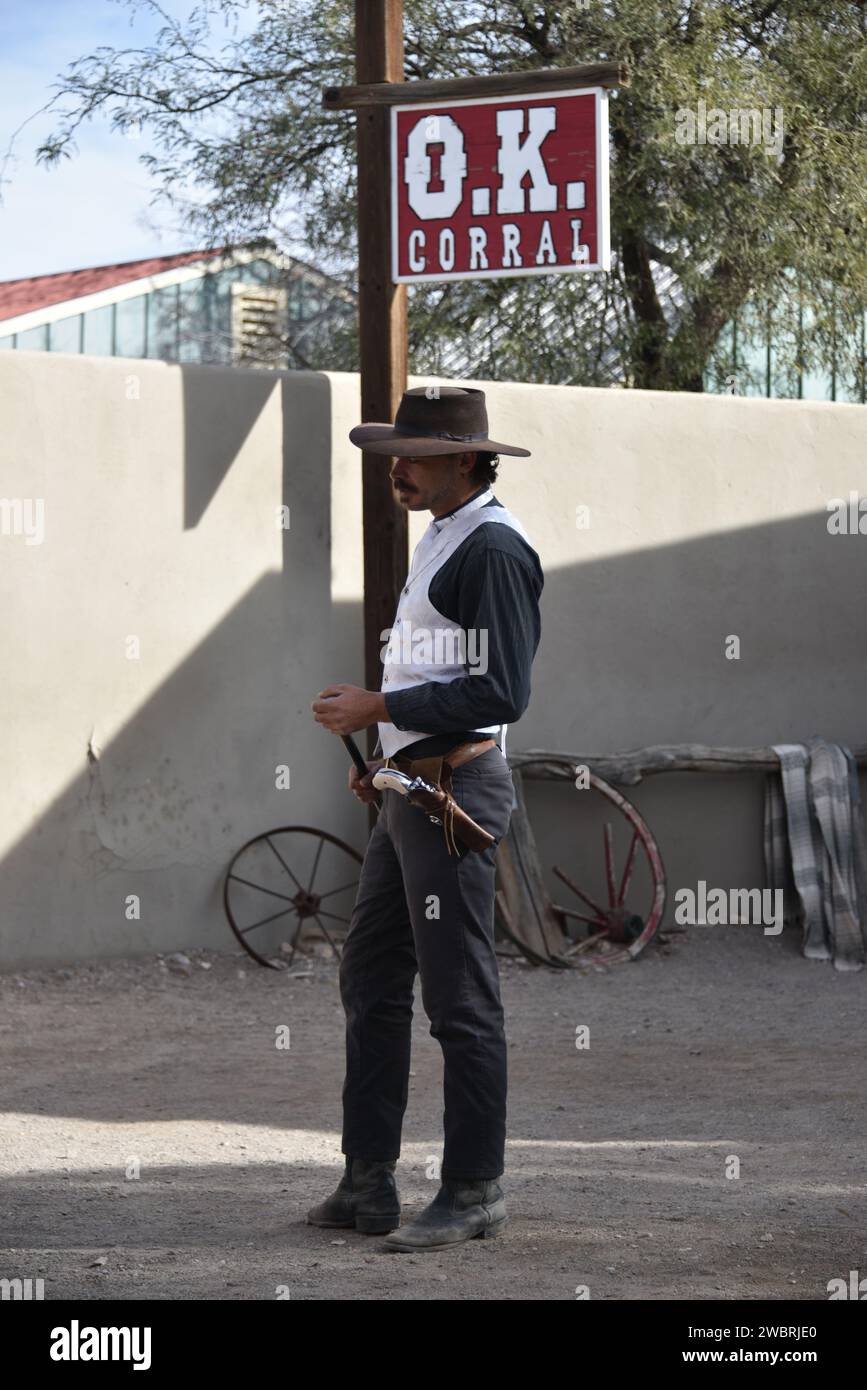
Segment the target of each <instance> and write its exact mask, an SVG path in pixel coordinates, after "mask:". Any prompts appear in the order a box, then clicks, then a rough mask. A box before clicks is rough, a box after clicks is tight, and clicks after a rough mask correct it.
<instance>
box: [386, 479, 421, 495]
mask: <svg viewBox="0 0 867 1390" xmlns="http://www.w3.org/2000/svg"><path fill="white" fill-rule="evenodd" d="M391 483H392V487H399V488H401V489H402V491H404V492H418V488H417V487H411V486H410V484H409V483H403V482H401V480H400V478H392V480H391Z"/></svg>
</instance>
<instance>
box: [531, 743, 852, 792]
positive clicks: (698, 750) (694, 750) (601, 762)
mask: <svg viewBox="0 0 867 1390" xmlns="http://www.w3.org/2000/svg"><path fill="white" fill-rule="evenodd" d="M849 751H850V752H851V754H852V756H853V758H854V759H855V761H856V763H857V764H858V765H859V767H863V766H865V765H867V744H864V743H858V744H852V745H850V747H849ZM547 759H550V762H548V761H546V760H547ZM508 760H509V765H510V766H511V767H512V768H522V767H523V766H524V764H525V763H533V764H536V765H535V766H532V767H529V766H528V767H526V768H525V769H524V776H526V777H530V778H544V779H552V780H555V781H560V780H564V779H566V778H573V777H574V773H573V771H572V769H573V768H574V767H579V766H580V767H587V768H589V769H590V771H591V772H595V774H596V776H597V777H602V778H603V779H604V780H605V781H606V782H611V783H612V785H614V786H626V787H629V786H635V785H636V784H637V783H638V782H640V781H641V780H642V778H643V777H649V776H652V775H653V774H654V773H657V772H778V771H779V768H780V760H779V758H778V757H777V754H776V753H775V752H774V750H773V748H714V747H710V746H707V745H705V744H702V743H674V744H652V745H650V746H649V747H647V748H633V749H630V750H629V751H628V752H625V753H604V754H599V753H552V752H550V751H549V750H543V749H536V748H530V749H527V750H526V751H524V752H521V753H510V754H509V759H508Z"/></svg>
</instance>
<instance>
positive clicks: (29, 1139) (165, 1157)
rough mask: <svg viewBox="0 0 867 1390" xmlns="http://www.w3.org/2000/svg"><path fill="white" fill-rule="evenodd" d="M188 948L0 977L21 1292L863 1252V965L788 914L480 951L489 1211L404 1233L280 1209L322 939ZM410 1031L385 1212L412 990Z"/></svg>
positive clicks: (4, 1203)
mask: <svg viewBox="0 0 867 1390" xmlns="http://www.w3.org/2000/svg"><path fill="white" fill-rule="evenodd" d="M320 949H322V950H324V949H327V948H320ZM189 955H190V958H191V961H192V971H191V973H190V974H189V975H188V976H184V975H180V974H175V973H173V971H172V970H171V969H169V968H168V967H167V965H166V964H165V962H163V961H160V960H158V959H154V958H148V959H144V960H142V959H139V960H136V961H120V962H112V963H110V964H102V965H96V966H91V967H77V968H75V969H72V970H65V971H63V970H55V971H47V970H40V971H29V972H21V973H18V974H14V975H5V976H2V977H0V1061H2V1074H0V1075H2V1096H3V1111H4V1113H3V1118H2V1128H0V1136H2V1145H0V1154H2V1158H0V1165H2V1166H0V1174H2V1182H0V1223H2V1224H0V1231H2V1235H0V1246H2V1250H0V1278H15V1277H22V1278H27V1277H30V1278H34V1279H35V1278H42V1279H44V1281H45V1297H46V1299H57V1298H75V1299H78V1298H83V1299H138V1298H158V1299H229V1300H237V1299H274V1298H277V1297H287V1296H288V1297H290V1298H292V1299H353V1300H355V1299H358V1300H363V1299H521V1300H526V1299H533V1300H536V1299H565V1300H572V1299H574V1298H575V1297H576V1290H577V1289H578V1288H579V1287H581V1286H586V1288H587V1290H588V1292H589V1296H590V1297H591V1299H667V1298H673V1299H686V1300H690V1299H696V1300H703V1299H719V1298H723V1299H727V1298H750V1299H770V1300H777V1299H788V1298H795V1299H804V1300H815V1299H820V1300H825V1299H826V1298H827V1283H828V1280H830V1279H832V1278H837V1277H842V1278H845V1279H848V1275H849V1271H850V1270H852V1269H859V1270H860V1271H862V1273H867V1204H865V1192H867V1180H865V1158H864V1154H865V1128H867V1121H865V1106H864V1090H865V1080H867V1067H865V1046H864V1013H865V1011H864V1003H865V991H867V974H863V973H862V974H838V973H837V972H835V971H834V969H833V968H832V967H831V966H830V965H825V964H817V963H814V962H808V961H805V960H803V959H802V958H801V956H800V955H799V953H798V949H797V942H796V941H795V939H794V937H793V936H792V935H791V934H790V933H786V934H785V935H784V937H783V938H774V937H765V936H764V935H763V934H762V933H761V929H760V928H757V927H727V928H724V927H714V928H707V927H705V928H701V927H692V928H688V929H687V934H685V935H682V936H678V937H672V938H671V945H670V947H669V948H667V949H665V950H663V949H661V948H660V947H659V946H655V947H652V948H651V949H650V950H649V951H648V952H647V953H646V955H645V956H644V957H643V958H642V959H641V960H640V961H638V962H636V963H632V964H629V965H621V966H614V967H612V968H610V969H608V970H602V969H601V968H596V969H592V970H590V971H589V972H588V973H586V974H583V973H582V974H579V973H578V972H574V971H570V972H562V973H554V972H552V971H547V970H536V969H534V968H532V967H530V966H527V965H525V964H523V963H517V962H514V961H508V960H504V961H503V962H502V977H503V991H504V999H505V1005H506V1013H507V1032H508V1038H509V1059H510V1060H509V1067H510V1115H509V1136H510V1142H509V1146H508V1149H507V1160H506V1161H507V1168H506V1174H505V1178H504V1179H503V1183H504V1188H505V1191H506V1196H507V1202H508V1207H509V1213H510V1220H509V1225H508V1226H507V1228H506V1231H505V1232H504V1233H503V1234H502V1235H501V1236H500V1237H498V1238H497V1239H495V1240H488V1241H479V1240H476V1241H472V1242H470V1243H469V1244H468V1245H464V1246H461V1247H459V1248H457V1249H455V1250H453V1251H451V1252H449V1253H434V1254H427V1255H417V1256H416V1255H408V1254H397V1253H390V1252H388V1251H386V1250H384V1249H383V1246H382V1239H381V1237H376V1236H362V1235H357V1234H356V1233H355V1232H352V1231H348V1232H340V1231H337V1232H333V1231H323V1230H320V1229H317V1228H315V1227H313V1226H309V1225H307V1224H306V1223H305V1221H304V1213H305V1211H306V1209H307V1207H308V1206H310V1205H311V1204H312V1203H314V1202H315V1201H318V1200H320V1199H321V1198H322V1197H323V1196H325V1195H327V1193H328V1192H330V1191H331V1190H332V1189H333V1187H334V1185H335V1184H336V1182H337V1179H338V1177H339V1175H340V1172H341V1171H342V1166H343V1162H342V1158H341V1155H340V1138H339V1135H340V1130H339V1125H340V1087H341V1082H342V1076H343V1070H342V1067H343V1055H342V1049H343V1034H342V1012H341V1009H340V1001H339V995H338V989H337V974H336V963H335V961H334V960H333V959H326V958H325V957H324V955H317V956H316V957H315V958H313V959H311V960H310V961H309V962H308V963H302V964H296V969H297V970H304V971H306V972H308V973H306V975H304V976H299V975H298V974H297V973H295V972H294V971H293V972H292V974H291V975H290V973H288V972H282V973H278V972H272V971H266V970H263V969H261V968H259V967H257V966H256V965H255V964H254V963H253V962H252V961H246V960H245V959H244V958H243V957H241V956H238V955H230V954H226V955H219V956H218V955H214V954H212V953H208V954H207V955H205V954H203V953H200V952H190V953H189ZM579 1025H587V1026H588V1027H589V1030H590V1035H589V1039H590V1046H589V1048H587V1049H581V1050H579V1049H577V1048H576V1046H575V1037H576V1028H577V1027H578V1026H579ZM285 1027H288V1028H289V1030H290V1033H289V1043H290V1045H289V1047H288V1048H286V1047H278V1046H277V1040H278V1037H280V1038H281V1039H282V1040H283V1041H285V1033H282V1034H280V1033H279V1032H278V1030H281V1029H284V1028H285ZM415 1030H416V1032H415V1041H414V1050H413V1073H414V1074H413V1079H412V1081H411V1091H410V1102H409V1109H408V1113H407V1118H406V1126H405V1131H404V1137H405V1143H404V1149H403V1154H402V1157H401V1160H400V1163H399V1164H398V1182H399V1186H400V1190H401V1196H402V1199H403V1202H404V1209H405V1213H406V1215H407V1216H409V1215H411V1214H412V1213H413V1211H417V1210H418V1209H419V1208H420V1207H421V1206H422V1205H424V1204H425V1203H426V1202H428V1201H430V1200H431V1198H432V1197H433V1195H434V1193H435V1191H436V1181H435V1178H434V1177H433V1176H432V1175H431V1170H432V1162H431V1161H432V1160H434V1159H436V1157H437V1156H438V1155H439V1153H440V1145H441V1135H442V1128H441V1112H442V1101H441V1057H440V1051H439V1047H438V1045H437V1044H436V1043H435V1042H434V1041H433V1039H432V1038H431V1037H430V1036H429V1034H428V1032H427V1020H426V1019H425V1017H424V1014H423V1011H422V1009H421V1004H420V1001H419V1000H418V999H417V1004H416V1018H415ZM732 1157H736V1158H737V1159H738V1160H739V1163H740V1173H739V1176H737V1177H727V1176H726V1167H727V1164H728V1165H729V1170H730V1171H731V1170H732V1168H733V1164H732V1162H731V1159H732Z"/></svg>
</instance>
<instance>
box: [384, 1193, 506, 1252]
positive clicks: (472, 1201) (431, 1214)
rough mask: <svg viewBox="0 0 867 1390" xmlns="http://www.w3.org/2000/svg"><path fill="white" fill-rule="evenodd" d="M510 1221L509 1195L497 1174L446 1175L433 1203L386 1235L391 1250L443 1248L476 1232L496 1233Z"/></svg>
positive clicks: (469, 1238)
mask: <svg viewBox="0 0 867 1390" xmlns="http://www.w3.org/2000/svg"><path fill="white" fill-rule="evenodd" d="M505 1224H506V1199H505V1197H504V1196H503V1189H502V1188H501V1187H500V1184H499V1182H498V1181H497V1180H496V1178H479V1179H477V1180H476V1181H475V1182H454V1181H450V1180H449V1179H447V1178H443V1182H442V1187H441V1188H440V1190H439V1192H438V1193H437V1195H436V1196H435V1197H434V1199H433V1201H432V1202H431V1203H430V1205H429V1206H427V1207H425V1209H424V1211H423V1212H420V1213H419V1215H418V1216H417V1217H416V1218H415V1220H414V1221H412V1222H411V1223H410V1224H409V1225H408V1226H402V1227H401V1229H400V1230H399V1231H395V1232H394V1234H393V1235H390V1236H386V1238H385V1244H386V1245H387V1246H388V1248H389V1250H440V1249H442V1247H443V1246H447V1245H462V1244H463V1242H464V1241H465V1240H474V1239H475V1238H476V1236H482V1237H484V1236H496V1235H499V1233H500V1231H501V1230H502V1229H503V1227H504V1226H505Z"/></svg>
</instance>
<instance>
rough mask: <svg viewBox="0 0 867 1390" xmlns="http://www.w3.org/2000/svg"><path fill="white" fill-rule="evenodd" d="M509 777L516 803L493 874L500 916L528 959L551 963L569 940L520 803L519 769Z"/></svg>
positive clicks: (561, 953) (522, 798) (501, 842)
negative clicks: (502, 908)
mask: <svg viewBox="0 0 867 1390" xmlns="http://www.w3.org/2000/svg"><path fill="white" fill-rule="evenodd" d="M513 780H514V784H515V796H516V799H517V802H518V804H517V806H516V807H515V809H514V811H513V812H512V820H511V824H510V826H509V833H508V834H507V835H506V836H505V837H504V838H503V839H502V840H501V841H500V846H499V849H498V851H497V877H498V879H499V884H500V888H501V890H502V894H503V898H504V900H505V904H506V912H505V913H504V914H503V917H504V921H505V922H506V924H507V926H508V927H509V935H510V939H511V940H513V941H515V942H517V943H518V944H519V945H521V946H526V947H527V948H528V949H527V950H526V952H525V954H526V955H527V959H528V960H532V961H533V962H534V963H535V964H539V963H540V961H541V962H544V963H546V964H553V963H556V961H555V960H554V958H555V957H557V956H562V955H563V953H564V952H565V950H566V948H567V947H568V945H569V941H568V939H567V937H566V935H565V933H564V932H563V929H562V927H561V926H560V923H559V921H558V919H557V918H556V917H555V915H554V913H553V911H552V910H551V900H550V898H549V896H548V892H547V890H546V888H545V882H544V879H543V877H542V870H541V868H540V866H539V856H538V853H537V850H536V840H535V836H534V835H533V829H532V826H531V825H530V821H529V818H528V816H527V808H526V805H525V804H524V790H523V786H522V781H521V774H520V772H517V771H516V772H514V773H513Z"/></svg>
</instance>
